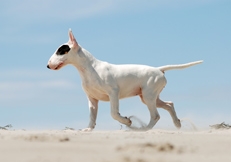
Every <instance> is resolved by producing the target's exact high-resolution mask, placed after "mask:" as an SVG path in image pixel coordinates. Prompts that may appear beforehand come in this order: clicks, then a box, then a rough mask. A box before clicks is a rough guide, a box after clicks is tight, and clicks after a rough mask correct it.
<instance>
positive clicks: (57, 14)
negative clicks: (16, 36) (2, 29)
mask: <svg viewBox="0 0 231 162" xmlns="http://www.w3.org/2000/svg"><path fill="white" fill-rule="evenodd" d="M3 6H4V8H3V11H2V13H4V14H5V16H10V17H11V18H13V16H16V18H17V19H19V20H39V21H44V20H46V21H48V20H49V21H54V20H55V21H57V20H60V21H64V20H74V19H78V18H83V17H88V16H92V15H96V14H99V13H101V12H103V11H107V10H108V9H109V10H110V8H111V6H113V1H112V0H109V1H103V0H97V1H91V0H85V1H76V0H69V1H56V0H47V1H45V0H42V1H40V0H33V1H30V0H22V1H14V3H13V2H10V1H8V3H5V4H3Z"/></svg>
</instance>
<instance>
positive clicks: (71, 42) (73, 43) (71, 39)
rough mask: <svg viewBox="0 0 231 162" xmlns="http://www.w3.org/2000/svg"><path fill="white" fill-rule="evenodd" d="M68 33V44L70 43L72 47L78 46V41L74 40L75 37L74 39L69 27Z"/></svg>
mask: <svg viewBox="0 0 231 162" xmlns="http://www.w3.org/2000/svg"><path fill="white" fill-rule="evenodd" d="M68 35H69V41H68V44H71V45H72V48H78V47H79V45H78V43H77V41H76V39H75V37H74V35H73V33H72V31H71V29H69V31H68Z"/></svg>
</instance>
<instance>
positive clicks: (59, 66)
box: [55, 62, 63, 70]
mask: <svg viewBox="0 0 231 162" xmlns="http://www.w3.org/2000/svg"><path fill="white" fill-rule="evenodd" d="M62 66H63V62H61V63H60V64H59V65H58V66H57V67H56V68H55V70H59V69H60V68H61V67H62Z"/></svg>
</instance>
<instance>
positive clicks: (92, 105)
mask: <svg viewBox="0 0 231 162" xmlns="http://www.w3.org/2000/svg"><path fill="white" fill-rule="evenodd" d="M98 102H99V101H98V100H96V99H94V98H91V97H88V105H89V111H90V122H89V125H88V127H87V128H85V129H82V130H81V131H85V132H89V131H92V130H93V129H94V128H95V125H96V118H97V112H98Z"/></svg>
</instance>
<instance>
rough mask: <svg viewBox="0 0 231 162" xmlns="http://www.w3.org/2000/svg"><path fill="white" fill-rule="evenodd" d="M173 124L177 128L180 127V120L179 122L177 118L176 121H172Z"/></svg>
mask: <svg viewBox="0 0 231 162" xmlns="http://www.w3.org/2000/svg"><path fill="white" fill-rule="evenodd" d="M174 125H175V126H176V127H177V128H178V129H180V128H181V122H180V120H179V119H177V120H176V121H174Z"/></svg>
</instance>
